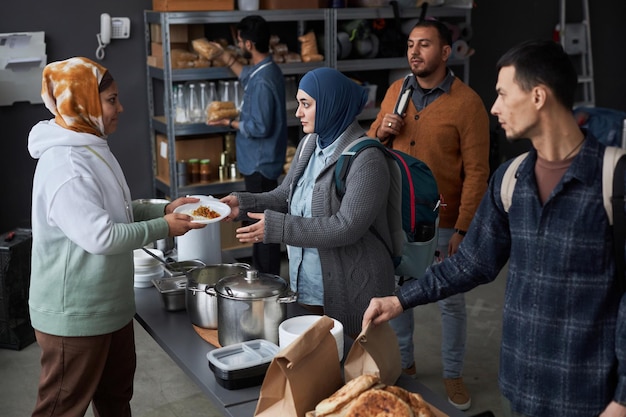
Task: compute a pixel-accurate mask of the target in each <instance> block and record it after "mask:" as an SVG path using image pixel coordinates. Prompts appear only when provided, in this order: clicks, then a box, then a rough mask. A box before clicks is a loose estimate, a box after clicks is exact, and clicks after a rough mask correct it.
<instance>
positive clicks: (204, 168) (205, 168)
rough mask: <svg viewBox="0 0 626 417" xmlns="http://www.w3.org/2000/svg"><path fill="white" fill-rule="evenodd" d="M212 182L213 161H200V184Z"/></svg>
mask: <svg viewBox="0 0 626 417" xmlns="http://www.w3.org/2000/svg"><path fill="white" fill-rule="evenodd" d="M210 180H211V160H210V159H201V160H200V182H209V181H210Z"/></svg>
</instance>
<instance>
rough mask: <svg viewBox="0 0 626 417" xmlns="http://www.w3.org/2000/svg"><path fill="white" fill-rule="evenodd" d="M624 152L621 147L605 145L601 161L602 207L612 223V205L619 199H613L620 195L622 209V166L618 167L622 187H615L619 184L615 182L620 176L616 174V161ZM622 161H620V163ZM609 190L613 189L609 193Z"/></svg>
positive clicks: (622, 209) (625, 152)
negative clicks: (620, 170)
mask: <svg viewBox="0 0 626 417" xmlns="http://www.w3.org/2000/svg"><path fill="white" fill-rule="evenodd" d="M625 154H626V151H625V150H624V149H622V148H617V147H615V146H607V147H606V150H605V151H604V161H603V162H602V199H603V201H604V209H605V210H606V214H607V216H608V217H609V224H610V225H613V213H614V211H617V210H613V207H615V204H616V203H619V201H617V202H616V201H613V200H614V199H615V198H620V196H621V199H622V200H621V201H622V206H621V207H622V208H621V211H622V212H623V211H624V205H623V201H624V200H623V199H624V185H623V180H624V175H623V173H624V171H623V167H621V166H620V169H622V175H621V181H622V188H621V190H619V189H617V190H616V189H615V187H616V186H619V184H617V182H618V181H620V176H619V175H616V174H617V169H618V163H619V162H620V160H621V159H622V156H623V155H625ZM623 164H624V163H623V162H622V165H623ZM611 190H612V191H613V192H612V193H611Z"/></svg>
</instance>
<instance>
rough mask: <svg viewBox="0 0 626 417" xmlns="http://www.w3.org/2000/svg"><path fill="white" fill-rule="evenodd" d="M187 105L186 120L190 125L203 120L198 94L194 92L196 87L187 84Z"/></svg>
mask: <svg viewBox="0 0 626 417" xmlns="http://www.w3.org/2000/svg"><path fill="white" fill-rule="evenodd" d="M187 93H188V94H189V97H188V100H189V101H188V103H189V104H188V105H187V118H188V119H189V122H191V123H198V122H201V121H203V120H204V117H203V116H204V114H203V111H202V108H201V107H200V99H199V98H198V92H197V91H196V85H195V84H194V83H189V86H188V91H187Z"/></svg>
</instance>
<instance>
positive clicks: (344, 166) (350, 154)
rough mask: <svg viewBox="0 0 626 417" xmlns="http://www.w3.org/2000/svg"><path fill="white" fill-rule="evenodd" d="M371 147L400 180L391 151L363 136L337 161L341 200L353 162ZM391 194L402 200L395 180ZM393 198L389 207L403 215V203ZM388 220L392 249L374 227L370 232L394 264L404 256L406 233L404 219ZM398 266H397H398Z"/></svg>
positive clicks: (394, 218) (336, 179)
mask: <svg viewBox="0 0 626 417" xmlns="http://www.w3.org/2000/svg"><path fill="white" fill-rule="evenodd" d="M370 147H377V148H379V149H380V150H381V151H382V152H383V153H384V154H385V158H386V159H387V166H388V167H389V170H390V172H389V174H390V175H391V177H392V178H393V177H394V176H395V177H396V178H400V177H401V174H400V169H399V168H398V167H397V165H396V163H395V162H393V157H392V156H391V155H390V153H389V149H388V148H387V147H385V145H383V144H382V143H380V141H379V140H378V139H373V138H370V137H367V136H362V137H360V138H358V139H356V140H354V141H353V142H352V143H350V144H349V145H348V146H346V148H345V149H344V151H343V152H342V153H341V155H339V158H338V159H337V164H336V165H335V188H336V191H337V195H338V196H339V198H343V196H344V194H345V193H346V177H347V176H348V171H349V170H350V166H351V165H352V161H353V160H354V158H355V157H356V156H357V155H358V154H359V153H360V152H361V151H362V150H363V149H366V148H370ZM394 170H395V171H394ZM389 186H390V191H389V192H390V193H392V194H394V195H396V196H397V197H398V199H401V188H400V187H401V184H398V183H395V182H394V181H393V180H392V181H391V182H390V184H389ZM391 200H393V199H392V198H390V199H389V201H388V205H389V204H391V205H392V206H393V210H394V211H395V212H398V213H402V211H401V206H400V204H401V202H400V201H391ZM387 219H388V221H389V222H390V224H389V227H390V230H392V236H391V239H392V246H391V247H390V246H389V245H388V244H387V242H385V240H384V239H383V237H382V236H381V234H380V233H379V232H378V231H377V230H376V228H375V227H374V225H371V226H370V228H369V230H370V231H371V232H372V233H373V234H374V235H375V236H376V237H377V238H378V239H379V240H380V241H381V242H382V243H383V245H384V246H385V249H387V252H389V255H390V256H391V258H392V259H394V262H399V259H397V256H399V255H401V254H402V244H403V242H404V232H403V231H402V217H401V216H399V217H396V216H393V214H391V213H387ZM393 230H399V231H400V232H402V233H401V235H400V236H397V235H394V233H393ZM396 266H397V265H396Z"/></svg>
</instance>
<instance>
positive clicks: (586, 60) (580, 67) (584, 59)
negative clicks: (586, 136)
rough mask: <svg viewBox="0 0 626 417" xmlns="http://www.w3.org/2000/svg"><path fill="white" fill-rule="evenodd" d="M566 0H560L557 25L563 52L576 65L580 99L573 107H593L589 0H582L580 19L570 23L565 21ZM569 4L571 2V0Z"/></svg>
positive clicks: (594, 96)
mask: <svg viewBox="0 0 626 417" xmlns="http://www.w3.org/2000/svg"><path fill="white" fill-rule="evenodd" d="M567 1H568V0H560V11H559V13H560V17H559V24H558V26H557V31H558V36H559V41H560V43H561V45H562V46H563V49H564V50H565V52H566V53H567V54H568V55H570V57H571V58H572V62H573V63H574V65H575V66H576V67H577V72H578V86H579V92H578V94H577V97H578V98H579V99H580V100H579V101H577V102H576V103H575V104H574V107H595V102H596V92H595V84H594V80H593V58H592V55H591V29H590V26H589V2H588V0H581V2H582V10H581V12H582V20H581V21H580V22H576V23H571V22H568V21H567V13H566V10H565V4H566V2H567ZM569 1H570V4H571V3H572V1H571V0H569Z"/></svg>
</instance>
